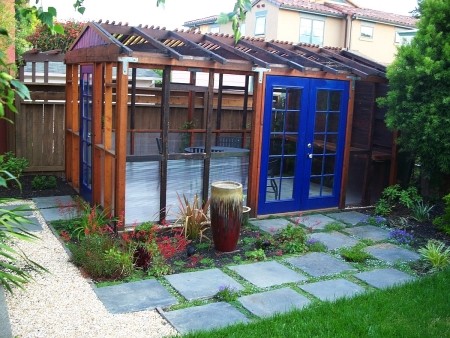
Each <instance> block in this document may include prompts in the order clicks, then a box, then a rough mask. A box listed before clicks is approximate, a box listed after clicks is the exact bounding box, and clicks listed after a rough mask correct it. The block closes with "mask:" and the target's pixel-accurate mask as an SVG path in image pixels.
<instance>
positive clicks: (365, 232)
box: [343, 225, 389, 241]
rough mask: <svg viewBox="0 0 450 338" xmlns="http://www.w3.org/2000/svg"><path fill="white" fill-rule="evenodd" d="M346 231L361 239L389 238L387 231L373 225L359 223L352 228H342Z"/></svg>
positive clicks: (376, 239)
mask: <svg viewBox="0 0 450 338" xmlns="http://www.w3.org/2000/svg"><path fill="white" fill-rule="evenodd" d="M343 231H345V232H346V233H348V234H350V235H352V236H355V237H357V238H361V239H370V240H372V241H384V240H387V239H388V238H389V231H388V230H386V229H382V228H380V227H376V226H374V225H361V226H358V227H354V228H346V229H343Z"/></svg>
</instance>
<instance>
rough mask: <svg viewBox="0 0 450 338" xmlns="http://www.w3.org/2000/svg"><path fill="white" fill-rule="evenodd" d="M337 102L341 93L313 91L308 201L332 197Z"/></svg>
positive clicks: (338, 116) (338, 107)
mask: <svg viewBox="0 0 450 338" xmlns="http://www.w3.org/2000/svg"><path fill="white" fill-rule="evenodd" d="M341 99H342V92H341V91H336V90H323V89H321V90H318V91H317V96H316V104H315V107H316V111H315V118H314V132H313V144H314V146H313V151H312V154H311V156H310V158H311V160H312V163H311V176H310V183H309V197H327V196H333V190H334V189H333V188H334V184H335V172H336V149H337V143H338V136H339V134H338V128H339V119H340V107H341Z"/></svg>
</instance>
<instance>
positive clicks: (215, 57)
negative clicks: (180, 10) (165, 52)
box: [169, 31, 228, 65]
mask: <svg viewBox="0 0 450 338" xmlns="http://www.w3.org/2000/svg"><path fill="white" fill-rule="evenodd" d="M169 36H171V37H174V38H175V39H177V40H180V41H182V42H183V43H184V44H185V45H187V46H189V47H191V48H194V49H197V50H199V51H200V52H202V53H204V54H206V55H208V56H209V57H210V58H211V60H214V61H217V62H219V63H221V64H223V65H224V64H226V63H227V62H228V60H227V59H225V58H224V57H222V56H220V55H218V54H216V53H214V52H212V51H210V50H209V49H206V48H205V47H202V46H201V45H198V44H196V43H195V42H193V41H191V40H189V39H186V38H185V37H183V36H181V35H180V34H177V33H175V32H173V31H169Z"/></svg>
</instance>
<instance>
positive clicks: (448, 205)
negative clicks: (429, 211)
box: [433, 194, 450, 235]
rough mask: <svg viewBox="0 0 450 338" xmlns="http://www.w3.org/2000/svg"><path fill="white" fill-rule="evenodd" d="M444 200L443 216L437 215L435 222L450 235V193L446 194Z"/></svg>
mask: <svg viewBox="0 0 450 338" xmlns="http://www.w3.org/2000/svg"><path fill="white" fill-rule="evenodd" d="M442 200H443V201H444V204H445V207H444V213H443V214H442V216H439V217H436V218H435V219H434V220H433V224H434V225H436V226H437V227H438V228H439V229H441V230H442V231H444V232H445V233H447V234H449V235H450V194H448V195H445V196H444V197H443V198H442Z"/></svg>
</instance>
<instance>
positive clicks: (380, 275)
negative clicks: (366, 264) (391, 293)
mask: <svg viewBox="0 0 450 338" xmlns="http://www.w3.org/2000/svg"><path fill="white" fill-rule="evenodd" d="M355 277H356V278H359V279H361V280H362V281H364V282H366V283H367V284H369V285H371V286H373V287H376V288H378V289H385V288H389V287H392V286H394V285H399V284H403V283H406V282H410V281H413V280H415V278H414V277H413V276H410V275H408V274H407V273H404V272H402V271H399V270H396V269H378V270H372V271H366V272H360V273H357V274H355Z"/></svg>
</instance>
